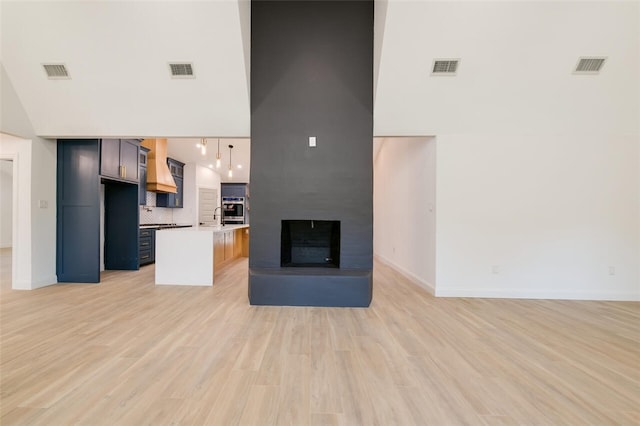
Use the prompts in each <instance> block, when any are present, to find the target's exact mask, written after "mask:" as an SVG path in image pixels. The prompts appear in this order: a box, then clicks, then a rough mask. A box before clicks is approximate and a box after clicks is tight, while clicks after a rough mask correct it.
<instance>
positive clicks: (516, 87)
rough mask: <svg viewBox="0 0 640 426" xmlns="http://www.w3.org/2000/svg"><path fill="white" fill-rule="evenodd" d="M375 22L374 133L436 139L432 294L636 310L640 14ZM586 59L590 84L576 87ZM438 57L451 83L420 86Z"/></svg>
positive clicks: (528, 9)
mask: <svg viewBox="0 0 640 426" xmlns="http://www.w3.org/2000/svg"><path fill="white" fill-rule="evenodd" d="M386 17H387V21H386V24H385V33H384V37H385V38H384V44H383V46H382V59H381V61H382V63H393V64H394V67H393V68H391V67H384V69H383V72H381V73H380V74H379V76H378V81H377V90H376V106H375V111H374V123H375V124H374V126H375V128H374V134H375V135H379V136H385V135H395V136H398V135H436V137H437V146H438V150H437V159H436V162H437V167H436V170H437V179H436V182H437V183H436V194H437V203H436V204H437V206H438V209H437V219H436V220H437V222H436V234H437V240H436V280H435V286H436V295H438V296H478V297H540V298H569V299H625V300H638V299H640V208H639V204H640V188H639V185H640V183H639V182H640V79H639V78H638V75H640V3H638V2H599V1H594V2H572V1H557V2H484V1H479V2H389V3H388V6H387V11H386ZM479 17H481V19H479ZM451 22H456V25H451ZM399 23H402V25H399ZM540 28H544V29H545V30H544V31H540ZM402 45H405V46H413V45H420V52H421V54H419V55H416V54H415V51H414V50H413V49H400V48H397V47H398V46H402ZM587 55H603V56H607V57H608V59H607V62H606V63H605V65H604V67H603V69H602V71H601V73H600V74H599V75H573V74H572V72H571V71H572V69H573V68H574V67H575V65H576V62H577V59H578V57H579V56H587ZM434 58H461V62H460V67H459V69H458V73H457V75H456V76H455V77H431V76H430V75H429V71H430V68H431V64H432V60H433V59H434ZM425 191H426V190H425ZM398 262H404V263H403V264H408V263H409V260H408V258H407V259H401V260H399V261H398ZM494 266H495V267H496V269H495V270H496V272H497V273H493V271H494ZM609 267H613V268H614V271H613V272H614V273H615V275H609ZM416 271H417V269H416V270H411V271H410V272H413V273H416Z"/></svg>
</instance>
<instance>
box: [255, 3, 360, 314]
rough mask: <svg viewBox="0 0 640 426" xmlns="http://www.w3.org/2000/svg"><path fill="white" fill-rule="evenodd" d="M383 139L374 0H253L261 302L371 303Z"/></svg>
mask: <svg viewBox="0 0 640 426" xmlns="http://www.w3.org/2000/svg"><path fill="white" fill-rule="evenodd" d="M310 138H315V146H310V145H311V144H312V143H311V142H310ZM372 145H373V1H255V0H254V1H252V3H251V244H250V252H249V300H250V303H251V304H254V305H302V306H369V304H370V303H371V297H372V271H373V159H372ZM328 221H333V222H332V223H338V224H339V225H332V226H334V227H335V226H339V228H338V229H339V233H338V238H339V247H338V248H336V247H330V246H326V247H324V248H320V246H321V245H322V244H320V243H318V241H321V240H322V238H321V237H318V236H317V234H316V233H315V231H314V232H303V233H302V236H301V237H291V236H290V234H291V231H292V230H295V229H297V228H296V227H297V226H298V225H296V224H306V223H309V224H315V223H319V224H320V223H329V222H328ZM283 223H285V225H283ZM283 226H284V228H285V236H284V237H283ZM305 226H306V225H305ZM314 226H315V225H314ZM333 235H334V236H333V237H331V238H333V240H332V241H333V242H332V244H333V245H335V244H337V243H336V242H335V238H336V237H335V233H334V234H333ZM292 238H293V239H292ZM283 241H293V242H292V243H290V244H292V245H293V249H292V250H293V251H292V253H293V257H294V259H289V261H287V260H286V259H287V258H286V254H285V261H283V257H282V256H283V247H282V246H281V244H282V243H283ZM286 249H287V250H290V249H289V248H286ZM323 250H325V251H327V253H329V254H327V255H326V263H327V265H322V261H318V260H317V259H315V258H314V257H313V256H314V253H315V256H316V257H320V253H323ZM300 253H303V254H304V255H305V256H310V257H309V258H307V257H303V261H296V260H295V257H296V256H299V254H300ZM337 256H339V259H335V257H337ZM309 259H310V260H309ZM327 266H328V267H327Z"/></svg>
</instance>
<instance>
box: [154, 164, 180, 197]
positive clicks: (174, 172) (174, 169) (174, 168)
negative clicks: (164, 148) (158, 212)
mask: <svg viewBox="0 0 640 426" xmlns="http://www.w3.org/2000/svg"><path fill="white" fill-rule="evenodd" d="M167 166H168V167H169V171H170V172H171V176H173V180H174V181H175V183H176V187H177V188H176V189H177V192H176V193H175V194H172V193H158V194H157V195H156V206H157V207H172V208H182V207H184V163H181V162H180V161H178V160H175V159H173V158H167Z"/></svg>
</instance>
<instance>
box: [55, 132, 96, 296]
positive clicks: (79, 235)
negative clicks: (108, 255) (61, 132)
mask: <svg viewBox="0 0 640 426" xmlns="http://www.w3.org/2000/svg"><path fill="white" fill-rule="evenodd" d="M99 148H100V146H99V141H98V140H97V139H77V140H66V141H61V140H60V141H58V154H57V155H58V162H57V195H56V209H57V211H56V215H57V222H56V273H57V275H58V281H59V282H82V283H97V282H99V281H100V176H99V170H98V165H99V161H100V151H99Z"/></svg>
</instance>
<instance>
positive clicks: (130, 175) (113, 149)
mask: <svg viewBox="0 0 640 426" xmlns="http://www.w3.org/2000/svg"><path fill="white" fill-rule="evenodd" d="M139 152H140V141H139V140H138V139H102V140H101V143H100V175H102V176H104V177H108V178H112V179H117V180H123V181H127V182H138V181H139V179H140V176H139V174H140V171H139V169H138V161H139V158H138V156H139Z"/></svg>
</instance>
